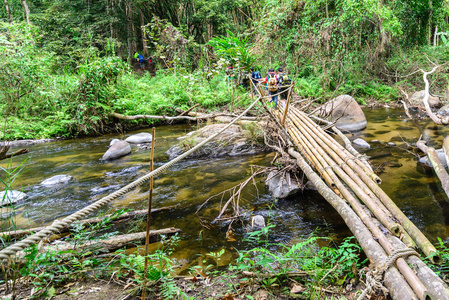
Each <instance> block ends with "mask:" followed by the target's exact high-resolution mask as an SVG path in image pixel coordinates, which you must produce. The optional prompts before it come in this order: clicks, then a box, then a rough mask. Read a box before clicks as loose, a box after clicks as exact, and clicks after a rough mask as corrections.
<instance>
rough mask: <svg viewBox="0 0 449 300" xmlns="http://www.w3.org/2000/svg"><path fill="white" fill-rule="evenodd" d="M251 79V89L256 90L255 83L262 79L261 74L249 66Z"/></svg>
mask: <svg viewBox="0 0 449 300" xmlns="http://www.w3.org/2000/svg"><path fill="white" fill-rule="evenodd" d="M250 70H251V81H252V82H253V85H252V86H251V90H253V89H254V91H257V85H258V84H259V82H260V81H261V80H262V75H260V72H259V71H254V68H253V67H251V69H250Z"/></svg>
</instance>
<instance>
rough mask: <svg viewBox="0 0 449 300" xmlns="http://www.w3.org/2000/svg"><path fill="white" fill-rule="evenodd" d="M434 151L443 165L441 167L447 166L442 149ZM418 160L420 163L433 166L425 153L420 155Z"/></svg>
mask: <svg viewBox="0 0 449 300" xmlns="http://www.w3.org/2000/svg"><path fill="white" fill-rule="evenodd" d="M435 152H436V153H437V155H438V158H439V159H440V161H441V164H442V165H443V167H445V168H447V161H446V155H444V150H443V149H438V150H435ZM419 162H420V163H422V164H426V165H428V166H429V167H431V168H433V166H432V163H431V162H430V160H429V158H428V157H427V155H425V156H423V157H421V158H420V159H419Z"/></svg>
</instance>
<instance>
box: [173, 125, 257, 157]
mask: <svg viewBox="0 0 449 300" xmlns="http://www.w3.org/2000/svg"><path fill="white" fill-rule="evenodd" d="M224 126H227V124H213V125H208V126H205V127H203V128H201V129H199V130H197V131H195V132H193V133H191V132H189V133H188V134H187V135H186V136H184V137H182V138H180V139H181V140H182V141H181V143H180V144H178V145H175V146H173V147H171V148H170V149H169V150H168V151H167V152H166V154H167V155H168V156H169V158H170V159H173V158H175V157H177V156H179V155H181V154H182V153H184V152H185V151H188V150H189V149H191V148H193V147H194V146H195V145H197V144H199V143H201V142H202V141H204V140H206V139H207V138H208V137H210V136H212V135H213V134H215V133H217V132H218V131H219V130H221V129H222V128H223V127H224ZM247 136H249V132H248V131H246V130H242V129H241V127H240V126H237V125H232V126H230V127H229V128H228V129H227V130H225V131H224V132H222V133H221V134H220V135H219V136H218V137H217V138H215V139H214V140H213V141H211V142H209V143H207V144H206V145H204V146H203V147H201V148H200V149H198V150H197V151H195V152H194V153H192V154H190V155H189V156H188V157H189V158H200V157H201V158H202V157H208V158H213V157H220V156H226V155H228V156H236V155H248V154H257V153H260V152H263V151H265V147H264V146H263V145H258V144H253V143H252V141H251V140H250V139H249V138H247Z"/></svg>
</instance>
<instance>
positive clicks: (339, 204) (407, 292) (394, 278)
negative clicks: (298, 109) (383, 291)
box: [288, 148, 418, 300]
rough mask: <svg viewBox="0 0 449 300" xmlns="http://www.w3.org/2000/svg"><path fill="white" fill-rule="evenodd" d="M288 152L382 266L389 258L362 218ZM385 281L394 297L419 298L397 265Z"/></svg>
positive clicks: (308, 167) (378, 264) (387, 273)
mask: <svg viewBox="0 0 449 300" xmlns="http://www.w3.org/2000/svg"><path fill="white" fill-rule="evenodd" d="M288 153H289V154H290V155H291V156H293V157H295V158H296V160H297V163H298V166H299V167H300V168H301V169H302V170H303V172H304V174H305V175H306V176H307V178H308V179H309V180H310V181H312V182H313V183H314V184H315V186H316V188H317V189H318V192H319V193H320V194H321V195H322V196H323V197H324V198H325V199H326V200H327V202H329V204H331V205H332V206H333V207H334V208H335V210H336V211H337V212H338V213H339V214H340V216H342V218H343V220H344V221H345V223H346V224H347V226H348V227H349V229H350V230H351V231H352V233H353V234H354V236H355V237H356V238H357V240H358V241H359V243H360V246H361V247H362V249H363V251H364V252H365V254H366V255H367V257H368V258H369V259H370V261H371V262H372V263H373V264H374V265H375V266H377V267H379V268H380V267H381V265H382V263H383V262H384V261H385V260H386V259H387V257H386V255H385V252H384V250H383V249H382V247H381V246H380V245H379V244H378V243H377V242H376V241H375V240H374V239H373V238H372V235H371V233H370V232H369V230H368V229H367V228H366V227H365V226H364V224H363V223H362V221H361V220H360V218H359V217H358V216H357V215H356V214H355V212H354V211H353V210H352V209H351V208H350V207H349V206H348V205H347V204H346V203H345V201H344V200H342V199H341V198H340V197H338V196H337V195H336V194H335V193H333V191H332V190H331V189H330V188H329V187H328V186H326V184H325V183H324V182H323V181H322V180H321V178H320V177H319V176H318V175H317V174H316V173H315V172H314V171H313V170H312V168H311V167H310V166H309V165H308V164H307V162H306V161H305V160H304V158H303V157H302V156H301V155H300V154H299V153H298V152H295V151H294V150H293V149H292V148H290V149H289V150H288ZM384 283H385V286H386V287H387V288H388V290H389V292H390V294H391V296H392V298H393V299H400V300H402V299H410V300H412V299H418V298H417V297H416V295H415V293H414V291H413V290H412V289H411V288H410V286H409V285H408V283H407V282H406V281H405V280H404V278H403V277H402V276H401V274H400V273H399V271H398V269H396V268H395V267H391V268H389V269H388V270H386V271H385V276H384Z"/></svg>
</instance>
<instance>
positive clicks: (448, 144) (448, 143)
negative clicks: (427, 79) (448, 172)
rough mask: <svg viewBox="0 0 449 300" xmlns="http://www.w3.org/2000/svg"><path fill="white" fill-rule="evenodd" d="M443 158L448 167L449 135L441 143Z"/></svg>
mask: <svg viewBox="0 0 449 300" xmlns="http://www.w3.org/2000/svg"><path fill="white" fill-rule="evenodd" d="M443 150H444V156H445V157H446V164H447V165H449V135H448V136H446V137H445V138H444V141H443Z"/></svg>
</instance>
